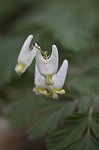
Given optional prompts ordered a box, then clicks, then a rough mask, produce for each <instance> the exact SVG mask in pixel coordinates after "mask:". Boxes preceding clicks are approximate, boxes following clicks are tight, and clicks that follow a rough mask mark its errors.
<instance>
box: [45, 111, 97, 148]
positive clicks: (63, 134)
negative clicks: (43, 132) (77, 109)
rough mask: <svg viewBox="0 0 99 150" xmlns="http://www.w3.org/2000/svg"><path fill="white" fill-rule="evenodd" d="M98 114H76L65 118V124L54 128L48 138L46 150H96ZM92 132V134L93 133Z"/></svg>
mask: <svg viewBox="0 0 99 150" xmlns="http://www.w3.org/2000/svg"><path fill="white" fill-rule="evenodd" d="M98 116H99V114H90V113H89V115H86V114H76V115H73V116H71V117H67V118H66V119H65V126H64V127H63V128H57V129H56V130H54V131H53V132H52V133H51V134H50V137H49V139H48V142H47V149H48V150H72V149H74V150H85V149H86V150H93V149H94V150H98V148H99V140H98V138H99V134H98V131H99V126H98V123H99V122H98V120H99V119H98ZM93 132H94V134H93Z"/></svg>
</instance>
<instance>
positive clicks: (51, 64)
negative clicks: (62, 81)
mask: <svg viewBox="0 0 99 150" xmlns="http://www.w3.org/2000/svg"><path fill="white" fill-rule="evenodd" d="M58 61H59V58H58V50H57V47H56V46H55V45H52V54H51V56H50V58H49V59H48V64H47V67H48V72H49V74H55V73H56V72H57V69H58Z"/></svg>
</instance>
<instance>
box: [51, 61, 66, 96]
mask: <svg viewBox="0 0 99 150" xmlns="http://www.w3.org/2000/svg"><path fill="white" fill-rule="evenodd" d="M67 70H68V61H67V60H66V59H65V60H64V61H63V63H62V65H61V67H60V69H59V71H58V72H57V73H56V74H55V75H53V77H52V79H53V80H54V85H52V86H50V88H51V90H52V97H53V98H58V94H64V93H65V90H64V89H62V87H63V85H64V82H65V79H66V75H67Z"/></svg>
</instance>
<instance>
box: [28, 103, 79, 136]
mask: <svg viewBox="0 0 99 150" xmlns="http://www.w3.org/2000/svg"><path fill="white" fill-rule="evenodd" d="M45 103H46V102H45ZM47 103H49V102H47ZM76 104H77V103H76V102H69V103H67V104H66V103H63V102H62V103H59V102H52V104H51V105H53V106H49V104H47V106H45V108H43V109H42V111H41V112H40V114H39V115H38V116H36V117H37V120H36V121H34V122H33V125H32V128H30V130H29V137H30V138H35V137H40V136H42V135H44V134H48V133H50V132H51V131H53V130H54V129H55V128H56V127H57V125H58V124H59V123H60V122H62V120H63V118H64V117H65V116H68V115H71V114H72V113H73V112H74V110H75V107H76Z"/></svg>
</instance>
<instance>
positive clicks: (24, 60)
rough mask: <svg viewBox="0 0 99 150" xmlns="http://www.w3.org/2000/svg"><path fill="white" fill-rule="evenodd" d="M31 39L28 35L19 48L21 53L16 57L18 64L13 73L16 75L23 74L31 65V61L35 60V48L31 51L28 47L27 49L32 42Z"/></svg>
mask: <svg viewBox="0 0 99 150" xmlns="http://www.w3.org/2000/svg"><path fill="white" fill-rule="evenodd" d="M32 38H33V36H32V35H29V36H28V37H27V39H26V40H25V42H24V44H23V46H22V48H21V51H20V54H19V57H18V64H17V65H16V67H15V71H16V72H17V73H18V74H21V73H23V72H25V70H26V69H27V68H28V67H29V66H30V65H31V63H32V61H33V59H34V58H35V56H36V54H37V48H35V47H34V48H33V49H32V50H30V47H29V46H30V43H31V41H32Z"/></svg>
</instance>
